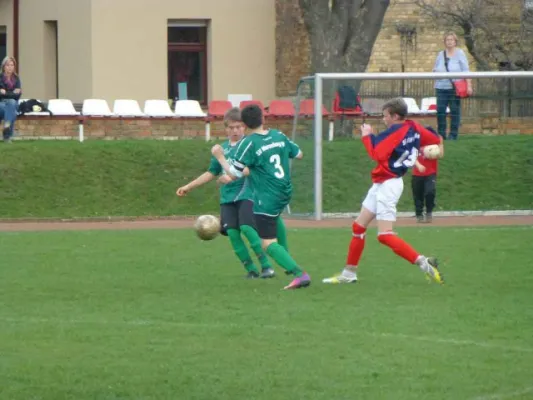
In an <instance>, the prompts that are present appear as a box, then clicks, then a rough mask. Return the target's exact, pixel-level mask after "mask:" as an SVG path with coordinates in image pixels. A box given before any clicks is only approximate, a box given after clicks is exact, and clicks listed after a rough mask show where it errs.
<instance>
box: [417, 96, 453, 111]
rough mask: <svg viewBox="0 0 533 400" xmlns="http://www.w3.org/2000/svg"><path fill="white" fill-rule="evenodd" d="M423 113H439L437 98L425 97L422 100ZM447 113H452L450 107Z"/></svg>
mask: <svg viewBox="0 0 533 400" xmlns="http://www.w3.org/2000/svg"><path fill="white" fill-rule="evenodd" d="M421 105H422V107H421V108H422V110H421V111H422V113H425V114H436V113H437V98H436V97H424V98H423V99H422V104H421ZM446 112H447V113H448V114H449V113H450V107H448V108H447V109H446Z"/></svg>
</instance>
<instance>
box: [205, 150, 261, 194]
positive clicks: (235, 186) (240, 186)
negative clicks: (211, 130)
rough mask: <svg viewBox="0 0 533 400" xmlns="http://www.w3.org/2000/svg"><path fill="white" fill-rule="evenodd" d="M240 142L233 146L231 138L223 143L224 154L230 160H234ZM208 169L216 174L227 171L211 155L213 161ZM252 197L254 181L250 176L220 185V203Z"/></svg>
mask: <svg viewBox="0 0 533 400" xmlns="http://www.w3.org/2000/svg"><path fill="white" fill-rule="evenodd" d="M239 143H240V142H238V143H236V144H234V145H233V146H232V145H231V143H230V142H229V140H228V141H226V142H224V143H222V145H221V146H222V148H223V149H224V156H225V157H226V159H227V160H228V162H230V163H231V162H232V160H233V158H234V156H235V152H236V151H237V147H238V144H239ZM207 171H209V172H211V173H212V174H213V175H215V176H219V175H221V174H225V173H226V172H225V171H224V169H223V168H222V166H221V165H220V163H219V162H218V161H217V159H216V158H215V157H211V162H210V164H209V168H208V169H207ZM252 199H253V189H252V183H251V181H250V178H248V177H243V178H241V179H237V180H236V181H233V182H230V183H228V184H226V185H221V186H220V204H227V203H235V202H236V201H240V200H252Z"/></svg>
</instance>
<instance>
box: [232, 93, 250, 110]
mask: <svg viewBox="0 0 533 400" xmlns="http://www.w3.org/2000/svg"><path fill="white" fill-rule="evenodd" d="M228 100H229V101H230V102H231V105H232V106H233V107H239V106H240V104H241V101H249V100H253V99H252V95H251V94H228Z"/></svg>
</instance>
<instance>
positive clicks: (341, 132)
mask: <svg viewBox="0 0 533 400" xmlns="http://www.w3.org/2000/svg"><path fill="white" fill-rule="evenodd" d="M465 79H469V80H471V86H472V90H473V93H472V95H471V96H469V97H466V98H458V97H457V96H456V95H455V94H454V93H455V89H454V88H453V87H452V86H451V83H450V82H451V81H450V80H454V82H457V81H460V80H465ZM436 85H437V88H441V89H439V90H436V88H435V86H436ZM395 97H402V98H404V99H405V101H406V103H407V105H408V110H409V111H408V112H409V116H408V118H411V119H415V120H417V121H418V122H420V123H421V124H423V125H424V126H431V127H432V128H433V129H435V131H439V133H440V134H443V135H446V136H447V139H455V138H456V137H457V138H458V142H457V143H458V144H457V145H455V143H454V144H453V146H459V144H460V143H461V142H462V141H463V140H465V141H470V140H475V139H474V138H473V137H477V138H479V137H481V136H490V135H492V136H496V135H498V136H499V135H517V134H533V72H524V71H519V72H509V71H498V72H469V73H324V74H316V75H314V76H309V77H304V78H302V79H301V80H300V83H299V85H298V88H297V95H296V99H295V108H296V116H295V118H294V121H293V129H292V132H290V134H291V136H292V139H293V140H295V141H296V142H297V143H298V144H299V145H300V147H301V148H302V150H303V151H304V159H303V160H295V161H294V162H293V163H292V168H291V173H292V178H293V182H294V187H295V188H294V193H293V199H292V202H291V204H290V208H289V209H288V213H289V214H290V215H291V216H292V217H304V218H314V219H317V220H320V219H323V218H331V217H341V216H342V217H347V216H353V215H355V214H356V213H358V212H359V210H360V206H361V201H362V200H363V198H364V196H365V194H366V192H367V190H368V188H369V187H370V184H371V181H370V171H371V169H372V168H373V167H374V165H375V164H374V162H373V161H371V160H370V159H369V157H368V155H367V154H366V151H365V150H364V148H363V146H362V144H361V141H360V140H358V138H359V127H360V125H361V124H362V123H365V122H366V123H369V124H372V125H373V127H374V130H375V131H378V132H379V131H382V130H384V129H385V125H384V123H383V121H382V106H383V104H384V103H385V102H386V101H387V100H389V99H391V98H395ZM437 97H438V99H437ZM439 120H440V126H439V122H438V121H439ZM287 134H289V132H287ZM530 137H532V138H533V136H530ZM355 139H357V140H355ZM446 143H448V142H446ZM494 143H495V144H498V143H499V142H497V141H495V142H494ZM530 145H531V146H533V143H531V142H530ZM445 146H446V145H445ZM450 147H452V146H450ZM532 152H533V150H532ZM490 168H491V169H493V168H495V167H494V166H492V167H490ZM530 168H531V166H530ZM408 174H410V173H408ZM410 192H411V190H410V186H409V181H407V180H405V188H404V194H403V196H402V200H401V202H400V204H399V207H398V211H400V212H402V211H403V212H411V214H413V213H414V212H413V205H412V197H411V193H410ZM451 206H453V204H448V205H442V209H444V210H450V207H451ZM436 211H438V210H436Z"/></svg>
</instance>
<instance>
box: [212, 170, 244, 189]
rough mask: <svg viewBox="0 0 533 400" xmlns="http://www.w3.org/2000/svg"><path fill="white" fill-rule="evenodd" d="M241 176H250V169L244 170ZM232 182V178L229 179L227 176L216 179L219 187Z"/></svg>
mask: <svg viewBox="0 0 533 400" xmlns="http://www.w3.org/2000/svg"><path fill="white" fill-rule="evenodd" d="M242 174H243V176H250V169H249V168H248V167H246V168H244V171H242ZM231 182H233V177H230V176H229V175H228V174H224V175H220V176H219V178H218V179H217V183H218V184H219V185H226V184H228V183H231Z"/></svg>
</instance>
